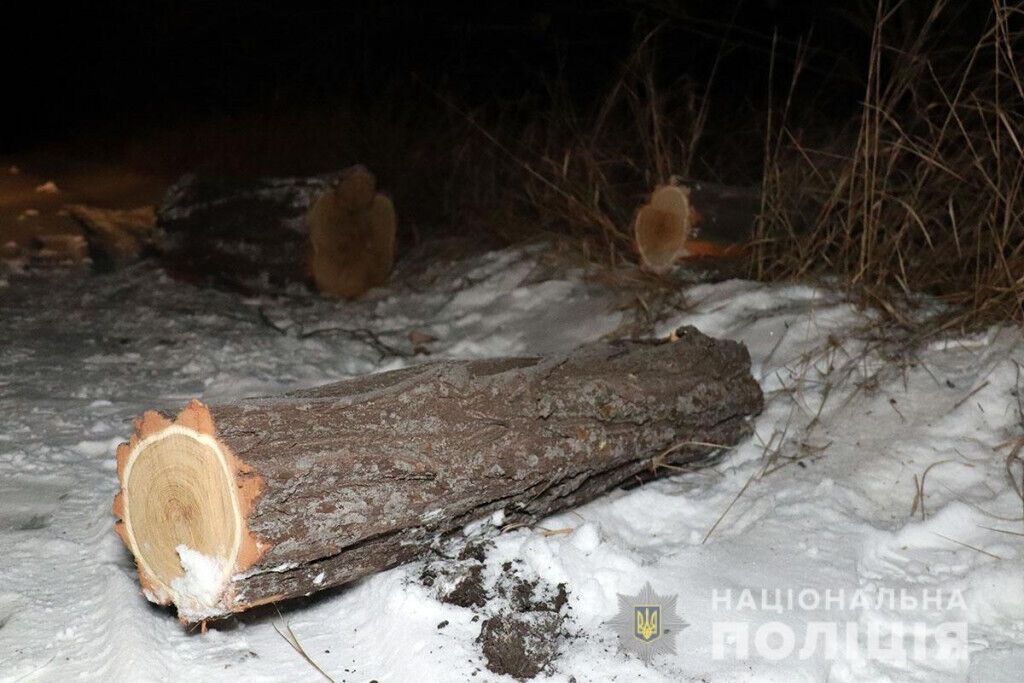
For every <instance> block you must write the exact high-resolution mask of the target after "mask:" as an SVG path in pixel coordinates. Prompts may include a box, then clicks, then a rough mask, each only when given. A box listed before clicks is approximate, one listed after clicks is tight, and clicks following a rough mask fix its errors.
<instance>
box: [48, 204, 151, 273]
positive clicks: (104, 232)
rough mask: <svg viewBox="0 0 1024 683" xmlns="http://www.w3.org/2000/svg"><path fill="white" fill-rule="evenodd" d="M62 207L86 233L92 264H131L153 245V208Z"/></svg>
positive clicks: (75, 205) (70, 205)
mask: <svg viewBox="0 0 1024 683" xmlns="http://www.w3.org/2000/svg"><path fill="white" fill-rule="evenodd" d="M64 208H65V209H66V210H67V212H68V213H69V214H70V215H71V217H72V218H74V219H75V220H76V221H78V223H79V224H80V225H81V226H82V229H84V230H85V235H86V239H87V240H88V242H89V252H90V255H91V256H92V259H93V261H94V262H103V263H104V265H107V266H120V265H124V264H127V263H131V262H132V261H135V260H137V259H138V258H139V257H140V256H142V254H143V253H144V252H145V251H147V250H148V249H151V248H153V247H154V245H155V244H156V213H155V211H154V208H153V207H152V206H140V207H137V208H134V209H104V208H100V207H96V206H89V205H86V204H68V205H66V206H65V207H64Z"/></svg>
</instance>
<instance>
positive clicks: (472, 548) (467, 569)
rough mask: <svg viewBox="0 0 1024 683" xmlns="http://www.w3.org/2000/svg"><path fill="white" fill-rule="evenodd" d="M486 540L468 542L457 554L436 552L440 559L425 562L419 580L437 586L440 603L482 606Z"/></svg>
mask: <svg viewBox="0 0 1024 683" xmlns="http://www.w3.org/2000/svg"><path fill="white" fill-rule="evenodd" d="M488 545H489V542H487V541H471V542H470V543H467V544H466V545H465V547H463V548H461V550H459V551H458V552H457V553H456V552H452V553H451V554H448V553H446V552H443V551H439V553H438V554H439V558H438V559H437V560H433V561H431V562H428V563H427V564H425V565H424V566H423V569H422V571H421V572H420V583H421V584H422V585H424V586H426V587H428V588H436V590H437V598H438V600H440V601H441V602H445V603H448V604H450V605H456V606H458V607H483V606H484V604H485V603H486V602H487V598H488V593H487V588H486V587H485V586H484V560H485V559H486V557H487V548H488Z"/></svg>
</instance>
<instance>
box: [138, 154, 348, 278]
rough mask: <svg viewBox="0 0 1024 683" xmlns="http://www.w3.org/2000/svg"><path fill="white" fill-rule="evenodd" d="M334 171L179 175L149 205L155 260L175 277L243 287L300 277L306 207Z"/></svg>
mask: <svg viewBox="0 0 1024 683" xmlns="http://www.w3.org/2000/svg"><path fill="white" fill-rule="evenodd" d="M339 175H340V172H338V173H332V174H327V175H322V176H311V177H304V178H265V179H262V180H257V181H248V182H241V181H233V180H228V179H222V178H203V177H198V176H195V175H186V176H183V177H182V178H180V179H179V180H178V181H177V182H176V183H175V184H174V185H173V186H172V187H171V188H170V189H169V190H168V191H167V194H166V196H165V198H164V201H163V202H162V204H161V206H160V207H159V208H158V210H157V226H158V227H159V228H160V230H161V231H162V232H163V233H164V236H165V240H164V245H163V249H162V252H163V253H162V256H161V260H162V261H163V263H164V265H165V267H166V268H167V269H168V271H169V272H170V273H171V274H172V275H174V276H176V277H179V278H181V279H183V280H186V281H190V282H196V283H200V284H206V285H213V286H218V287H222V288H227V289H233V290H240V291H244V292H251V291H262V290H274V289H280V288H284V287H287V286H288V285H290V284H293V283H300V284H301V283H305V282H306V281H307V279H308V276H307V273H306V272H305V270H304V267H305V263H306V249H307V248H308V230H307V227H306V224H305V219H306V213H307V211H309V207H310V205H311V204H312V202H313V200H314V199H315V198H316V197H317V196H318V195H319V194H321V193H323V192H325V191H326V190H328V189H329V188H330V187H331V186H332V185H333V184H334V182H335V181H336V180H337V178H338V177H339Z"/></svg>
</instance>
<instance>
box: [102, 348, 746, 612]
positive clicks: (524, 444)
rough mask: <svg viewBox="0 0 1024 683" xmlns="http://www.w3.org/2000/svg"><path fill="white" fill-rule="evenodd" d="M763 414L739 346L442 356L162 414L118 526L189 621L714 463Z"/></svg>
mask: <svg viewBox="0 0 1024 683" xmlns="http://www.w3.org/2000/svg"><path fill="white" fill-rule="evenodd" d="M761 407H762V395H761V390H760V388H759V386H758V384H757V382H756V381H754V379H753V378H752V377H751V375H750V358H749V355H748V353H747V350H746V348H745V347H744V346H743V345H741V344H739V343H736V342H733V341H727V340H715V339H711V338H709V337H706V336H705V335H703V334H701V333H700V332H698V331H697V330H696V329H694V328H683V329H681V330H679V332H678V334H677V335H676V336H675V337H674V341H665V342H662V343H651V342H646V343H645V342H636V341H627V342H620V343H610V344H609V343H600V344H593V345H589V346H585V347H583V348H581V349H579V350H577V351H575V352H573V353H571V354H567V355H562V356H557V357H552V358H502V359H495V360H477V361H441V362H433V363H427V364H424V365H419V366H415V367H410V368H407V369H404V370H397V371H394V372H386V373H381V374H376V375H369V376H365V377H361V378H357V379H353V380H349V381H345V382H340V383H337V384H330V385H327V386H323V387H319V388H316V389H310V390H304V391H297V392H293V393H290V394H286V395H283V396H276V397H267V398H253V399H246V400H242V401H238V402H235V403H228V404H225V405H218V406H209V407H208V406H205V405H203V404H202V403H199V402H198V401H193V402H192V403H190V404H189V405H188V406H187V407H186V408H185V409H184V410H183V411H182V412H181V414H179V415H178V416H177V418H176V419H174V420H170V419H168V418H166V417H163V416H161V415H160V414H158V413H156V412H153V411H150V412H147V413H146V414H145V415H143V416H142V417H141V418H140V419H139V420H137V422H136V431H135V434H134V435H133V436H132V438H131V440H130V441H129V442H128V443H125V444H122V445H121V446H120V447H119V448H118V451H117V464H118V477H119V480H120V484H121V491H120V493H118V495H117V497H116V499H115V502H114V513H115V514H116V515H117V517H119V518H120V521H119V522H118V524H117V531H118V533H119V534H120V535H121V538H122V539H123V540H124V542H125V544H126V545H127V546H128V548H129V549H130V550H131V552H132V553H133V554H134V556H135V559H136V562H137V565H138V570H139V579H140V582H141V584H142V587H143V590H144V593H145V595H146V597H147V598H149V599H150V600H151V601H153V602H156V603H160V604H171V603H173V604H174V605H176V606H177V609H178V615H179V618H180V619H181V620H182V621H184V622H196V621H203V620H206V619H210V618H217V617H222V616H225V615H228V614H230V613H233V612H240V611H243V610H245V609H248V608H250V607H253V606H255V605H260V604H265V603H271V602H275V601H278V600H283V599H286V598H291V597H296V596H301V595H307V594H310V593H312V592H314V591H317V590H321V589H324V588H328V587H331V586H337V585H339V584H343V583H346V582H348V581H352V580H354V579H357V578H359V577H362V576H366V575H367V574H370V573H373V572H377V571H380V570H383V569H387V568H389V567H393V566H395V565H397V564H399V563H403V562H407V561H410V560H413V559H415V558H417V557H418V556H420V555H421V554H422V553H424V552H425V551H427V550H428V549H430V548H431V547H432V546H433V545H434V544H435V543H437V542H438V541H439V540H440V539H442V538H443V537H445V536H446V535H449V534H452V533H454V532H456V531H459V530H461V529H462V528H463V526H464V525H466V524H467V523H469V522H472V521H474V520H478V519H482V518H485V517H486V516H488V515H492V514H493V513H498V512H499V511H501V512H502V513H503V518H504V523H509V524H511V523H530V522H533V521H535V520H538V519H540V518H543V517H545V516H548V515H551V514H552V513H555V512H558V511H560V510H563V509H566V508H569V507H573V506H578V505H581V504H582V503H585V502H587V501H589V500H592V499H593V498H595V497H597V496H599V495H600V494H602V493H604V492H606V491H608V490H610V489H614V488H615V487H617V486H620V485H623V484H630V483H640V482H643V481H645V480H647V479H650V478H652V477H657V476H664V475H668V474H673V473H678V472H679V471H680V467H683V468H689V467H697V466H701V465H706V464H709V463H710V462H712V461H714V459H715V458H716V457H717V455H718V454H719V453H720V452H721V451H722V449H724V448H728V447H730V446H732V445H734V444H736V443H737V442H738V441H739V440H740V439H742V438H744V437H746V436H747V435H748V434H749V432H750V426H749V422H748V417H749V416H751V415H754V414H756V413H758V412H759V411H760V410H761Z"/></svg>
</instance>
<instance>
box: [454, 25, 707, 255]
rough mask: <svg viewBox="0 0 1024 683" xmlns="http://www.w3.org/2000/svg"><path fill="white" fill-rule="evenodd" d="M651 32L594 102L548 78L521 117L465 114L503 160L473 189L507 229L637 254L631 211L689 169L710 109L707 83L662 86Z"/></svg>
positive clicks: (588, 251)
mask: <svg viewBox="0 0 1024 683" xmlns="http://www.w3.org/2000/svg"><path fill="white" fill-rule="evenodd" d="M656 36H657V31H654V32H652V33H649V34H648V35H647V36H646V37H645V38H644V39H643V40H641V41H640V43H639V44H638V46H637V48H636V49H635V51H634V52H633V54H632V56H631V57H630V58H629V59H628V60H627V61H626V63H625V64H624V65H623V67H622V68H621V71H620V73H619V74H618V76H617V77H616V78H615V79H614V81H613V83H612V85H611V87H610V88H609V90H608V92H607V93H606V95H605V97H604V98H603V99H602V100H601V102H600V105H599V106H598V107H597V108H596V109H594V110H591V111H587V112H580V111H578V110H577V108H576V107H575V105H574V104H573V103H572V102H571V99H570V98H569V96H568V95H567V94H565V93H564V91H563V88H562V87H561V86H560V85H558V84H555V85H552V86H550V98H549V99H550V102H549V105H548V106H547V107H546V108H545V109H544V111H542V112H541V113H539V114H536V113H534V114H531V115H530V117H529V120H528V122H527V123H526V124H525V125H520V126H518V127H516V126H512V127H510V128H509V127H504V126H502V123H501V121H500V117H492V118H495V119H498V120H497V122H494V123H482V122H478V120H477V119H476V118H475V117H473V116H470V115H468V114H466V113H462V115H463V116H464V118H465V119H466V120H467V121H468V122H469V123H470V125H471V127H472V128H473V129H474V131H475V134H476V137H477V139H479V138H481V137H482V138H483V139H484V141H485V142H486V143H487V144H488V145H489V146H490V147H491V148H492V149H493V150H495V151H496V154H497V157H498V158H499V159H501V160H502V161H503V162H504V167H503V168H499V169H498V171H497V173H496V174H492V175H491V176H490V177H491V178H492V180H491V185H492V187H490V188H488V189H489V190H491V191H490V192H487V193H478V194H480V195H481V196H482V197H483V198H485V199H486V200H488V201H491V202H492V203H493V202H494V200H495V198H498V199H499V203H500V206H501V213H502V214H503V216H504V217H503V219H501V220H500V222H502V223H504V224H506V225H509V226H510V229H509V230H507V231H506V232H507V234H509V235H511V236H513V237H515V236H521V235H522V234H523V232H525V231H524V230H523V228H524V227H525V226H530V230H529V231H530V232H534V233H536V232H541V233H545V232H547V233H556V234H563V235H564V234H566V233H568V235H569V236H570V237H572V238H574V239H575V240H577V241H578V245H579V248H580V250H581V252H582V253H583V255H584V256H585V258H586V259H588V260H590V261H597V262H600V263H604V264H606V265H611V266H616V265H620V264H623V263H628V264H632V263H634V262H635V261H636V252H635V247H634V244H633V236H632V222H633V215H634V213H635V211H636V210H637V208H638V207H639V206H640V205H641V204H642V203H643V202H644V201H645V200H646V199H647V197H648V196H649V195H650V192H651V190H652V189H653V188H654V187H655V186H657V185H661V184H666V183H668V182H670V180H672V179H673V178H685V177H686V176H687V175H688V173H689V170H690V168H691V167H692V166H693V164H694V159H695V156H694V155H695V150H696V148H697V146H698V143H699V142H700V139H701V135H702V131H703V127H704V123H705V122H706V119H707V116H708V107H707V99H706V98H705V97H703V96H702V95H703V94H704V93H706V92H707V89H706V88H704V89H698V88H697V87H696V86H695V85H694V84H693V83H692V82H690V81H687V80H680V81H678V82H676V83H673V84H670V85H669V86H666V87H664V88H662V87H659V84H658V83H657V81H656V78H655V76H654V73H655V53H656V49H655V44H654V43H655V38H656ZM475 142H476V141H475V140H474V143H475ZM481 177H482V175H481V174H479V173H478V174H476V178H477V182H480V178H481Z"/></svg>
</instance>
